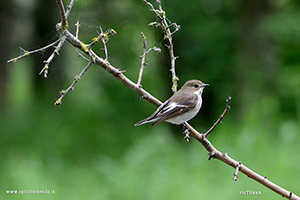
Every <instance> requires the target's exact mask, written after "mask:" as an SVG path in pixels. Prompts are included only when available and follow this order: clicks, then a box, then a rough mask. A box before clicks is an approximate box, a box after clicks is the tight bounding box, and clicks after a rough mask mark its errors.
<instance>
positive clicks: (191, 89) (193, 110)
mask: <svg viewBox="0 0 300 200" xmlns="http://www.w3.org/2000/svg"><path fill="white" fill-rule="evenodd" d="M207 86H209V84H205V83H203V82H201V81H199V80H189V81H187V82H186V83H185V84H184V85H183V86H182V87H181V88H180V90H178V91H177V92H175V93H174V94H173V95H172V96H171V97H170V98H169V99H168V100H166V101H165V102H164V103H163V104H161V105H160V106H159V107H158V108H157V110H156V111H155V112H154V113H153V114H152V115H151V116H150V117H147V118H146V119H143V120H142V121H140V122H138V123H136V124H135V126H140V125H143V124H146V123H152V124H151V125H150V127H153V126H155V125H157V124H159V123H161V122H163V121H166V122H169V123H172V124H176V125H183V124H184V123H185V122H187V121H189V120H190V119H192V118H193V117H195V116H196V115H197V113H198V112H199V110H200V108H201V105H202V93H203V90H204V88H205V87H207Z"/></svg>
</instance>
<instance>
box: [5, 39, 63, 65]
mask: <svg viewBox="0 0 300 200" xmlns="http://www.w3.org/2000/svg"><path fill="white" fill-rule="evenodd" d="M59 41H60V39H58V40H56V41H55V42H52V43H51V44H48V45H47V46H44V47H42V48H38V49H35V50H32V51H26V50H24V49H22V48H21V49H22V51H23V54H22V55H20V56H18V57H16V58H12V59H10V60H8V61H7V63H10V62H16V61H18V60H20V59H21V58H24V57H25V56H29V55H30V54H33V53H36V52H42V51H45V50H46V49H49V48H50V47H53V46H55V45H56V44H57V43H58V42H59Z"/></svg>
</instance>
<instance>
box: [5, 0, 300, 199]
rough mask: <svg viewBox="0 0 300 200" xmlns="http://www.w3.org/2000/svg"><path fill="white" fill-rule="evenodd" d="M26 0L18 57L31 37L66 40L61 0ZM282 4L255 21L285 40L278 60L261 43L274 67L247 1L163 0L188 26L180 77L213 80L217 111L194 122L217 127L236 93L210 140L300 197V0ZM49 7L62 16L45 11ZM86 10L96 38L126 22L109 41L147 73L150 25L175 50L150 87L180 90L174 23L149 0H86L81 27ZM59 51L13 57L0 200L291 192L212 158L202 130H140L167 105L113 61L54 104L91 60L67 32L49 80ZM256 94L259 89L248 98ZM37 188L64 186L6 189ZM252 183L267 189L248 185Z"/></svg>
mask: <svg viewBox="0 0 300 200" xmlns="http://www.w3.org/2000/svg"><path fill="white" fill-rule="evenodd" d="M15 3H16V5H15V6H14V8H13V9H15V10H14V13H16V17H15V22H14V24H15V28H14V30H13V36H14V37H13V38H14V39H13V41H12V44H11V45H12V47H11V49H12V50H13V52H11V53H10V54H11V57H14V56H17V55H18V54H19V53H20V52H19V50H18V47H19V46H22V47H23V48H25V49H28V50H30V49H34V48H38V47H40V46H42V45H45V44H48V43H50V42H51V41H54V40H55V39H56V38H57V37H58V36H57V35H56V32H55V23H56V22H57V21H56V20H58V18H59V13H58V10H57V8H56V5H55V1H53V2H52V4H51V2H48V3H49V5H47V7H46V8H49V9H44V11H43V12H37V11H39V9H40V8H41V7H43V6H44V3H43V1H29V0H26V1H17V2H15ZM152 3H153V4H154V5H155V2H154V1H153V2H152ZM50 4H51V5H50ZM44 7H45V6H44ZM271 7H272V12H270V13H268V14H267V15H266V17H264V18H262V19H261V21H259V23H258V26H256V27H255V31H254V34H255V38H257V39H258V40H259V41H271V42H270V43H268V45H270V46H269V47H270V49H271V51H272V52H273V54H272V56H271V57H268V55H269V52H266V54H264V53H263V51H261V49H257V52H259V53H260V54H263V56H265V57H267V58H266V59H269V60H270V62H268V63H271V65H270V66H269V65H267V66H268V67H267V68H264V66H265V65H261V63H262V62H261V61H257V60H255V59H254V58H253V59H252V60H250V62H249V63H248V62H246V61H245V60H243V58H241V56H242V55H241V54H242V53H241V52H242V48H241V42H242V39H241V38H243V37H241V34H242V31H241V30H240V29H241V21H240V20H241V15H242V13H241V12H240V11H241V9H242V3H241V2H240V1H228V2H223V1H218V0H213V1H207V0H201V1H195V0H193V1H188V2H185V3H184V6H183V3H182V1H177V0H176V1H166V0H163V8H164V10H165V11H166V14H167V17H168V19H169V20H170V21H172V22H176V23H177V24H180V25H181V30H180V31H179V32H178V33H176V34H175V35H174V47H175V54H176V55H178V56H179V59H177V60H176V64H177V74H178V76H179V78H180V82H179V85H180V86H181V85H182V84H183V83H184V82H185V81H187V80H189V79H194V78H196V79H200V80H202V81H203V82H205V83H209V84H210V87H208V88H206V89H205V91H204V94H203V108H202V109H201V111H200V113H199V114H198V116H197V117H195V118H194V119H193V120H191V121H190V123H191V124H192V125H193V126H194V127H195V128H196V129H197V130H198V131H200V132H204V131H205V130H207V129H208V128H209V127H210V126H211V125H212V124H213V123H214V122H215V120H216V119H217V118H218V117H219V114H221V112H222V111H223V109H224V108H225V99H226V97H227V95H228V94H230V95H231V96H232V97H233V100H232V109H231V110H230V111H229V113H228V114H227V115H226V117H225V118H224V120H223V122H224V123H223V124H221V125H219V126H218V127H217V128H216V130H215V131H214V132H213V133H212V134H211V136H210V138H209V139H210V141H211V142H212V143H213V145H215V147H216V148H217V149H219V150H220V151H222V152H224V153H225V152H227V153H228V155H229V156H230V157H232V158H234V159H236V160H239V161H241V162H242V163H243V164H244V165H246V166H248V167H249V168H251V169H252V170H254V171H256V172H257V173H259V174H261V175H263V176H267V178H268V179H270V180H271V181H273V182H274V183H276V184H278V185H280V186H282V187H284V188H285V189H287V190H289V191H292V192H294V193H296V194H297V195H300V190H299V187H298V183H299V176H298V175H297V174H300V169H299V167H298V166H299V165H300V159H298V155H297V152H299V151H300V146H299V132H300V120H299V119H300V103H299V102H300V90H299V86H300V79H299V77H300V66H299V63H300V60H299V58H300V50H299V49H300V48H298V47H299V45H300V42H299V41H300V40H299V37H300V34H299V33H300V28H299V26H298V24H299V21H300V17H299V9H300V4H299V3H298V2H297V1H274V2H272V4H271ZM50 8H51V9H50ZM243 9H245V8H243ZM47 12H49V13H51V14H49V13H48V14H46V13H47ZM43 15H47V19H45V21H49V22H45V21H43V20H41V19H40V18H41V17H42V16H43ZM77 20H79V21H80V23H81V26H80V32H79V37H80V39H81V40H82V41H83V42H85V43H89V42H91V40H92V38H94V37H95V36H96V35H97V30H99V25H101V27H102V28H103V29H104V30H107V29H108V28H113V29H114V30H116V31H117V33H118V34H117V35H114V36H112V37H110V41H109V42H108V50H109V61H110V63H111V64H112V65H113V66H115V67H116V68H120V69H121V70H126V73H125V75H126V76H127V77H128V78H130V79H131V80H133V81H137V78H138V71H139V68H140V59H139V56H140V55H141V54H142V51H143V49H142V47H143V44H142V37H141V36H140V33H141V32H143V33H144V34H145V35H146V37H147V39H148V41H147V42H148V47H149V48H150V47H152V46H158V47H160V48H161V49H162V53H161V54H157V53H156V52H151V53H150V54H149V55H148V56H147V62H148V63H149V66H147V67H146V68H145V71H144V75H143V80H142V85H143V88H145V89H146V90H147V91H148V92H150V93H151V94H153V95H154V96H155V97H157V98H158V99H160V100H161V101H164V100H165V99H167V98H168V97H169V96H170V95H171V90H170V88H171V78H170V74H169V57H168V52H167V49H166V47H165V46H164V41H163V34H162V33H161V31H160V29H156V28H153V27H149V26H147V24H148V23H150V22H152V21H155V20H156V19H155V15H154V14H153V13H152V12H151V11H150V10H149V8H148V7H147V6H146V5H145V4H144V3H143V1H142V0H125V1H124V0H114V1H111V0H101V1H95V0H89V1H84V2H83V1H77V2H76V3H75V6H74V8H73V10H72V12H71V14H70V17H69V27H70V30H71V31H73V32H75V27H73V26H72V24H75V23H76V21H77ZM41 21H42V22H41ZM48 23H53V24H48ZM42 30H48V31H42ZM49 30H52V31H49ZM20 33H22V34H20ZM253 43H255V41H254V42H253ZM264 44H265V43H262V45H264ZM101 48H102V45H101V44H100V43H99V44H97V46H95V48H94V50H95V51H96V52H97V53H98V54H99V55H101V56H103V55H104V52H103V50H102V49H101ZM51 51H52V49H51V50H50V51H47V52H44V53H43V54H37V55H35V56H29V57H27V58H24V59H22V60H20V61H18V62H16V63H14V64H10V65H9V66H8V67H9V68H8V71H9V73H8V78H9V82H8V86H7V87H8V96H7V97H6V96H2V98H7V99H8V101H7V102H8V103H7V105H1V109H0V110H1V113H0V132H1V139H0V157H1V162H0V169H1V170H0V180H1V181H0V188H1V193H0V199H18V200H19V199H30V200H32V199H86V198H88V199H149V200H151V199H190V200H192V199H201V198H203V199H241V198H242V199H253V198H254V197H255V199H281V198H282V197H280V196H279V195H277V194H275V193H274V192H272V191H270V190H269V189H267V188H265V187H263V186H262V185H260V184H258V183H256V182H255V181H253V180H250V179H248V178H247V177H246V176H244V175H242V174H240V177H239V180H238V181H237V182H233V181H232V178H233V173H234V169H233V168H231V167H228V166H227V165H225V164H223V163H221V162H219V161H217V160H212V161H209V162H207V152H206V151H205V149H204V148H202V146H201V145H200V144H199V143H198V142H196V141H194V140H191V142H190V143H186V142H185V141H184V140H182V138H183V135H182V134H181V129H180V128H179V127H177V126H174V125H169V124H167V123H162V124H160V125H158V126H155V127H153V128H151V129H149V128H148V126H147V125H144V126H141V127H134V126H133V125H134V124H135V123H136V122H137V121H139V120H141V119H143V118H145V117H147V116H149V115H150V114H151V113H152V112H153V111H154V110H155V108H154V107H153V106H152V105H151V104H149V103H147V102H146V101H144V100H143V101H140V97H139V96H138V95H137V94H136V93H135V92H133V91H131V90H130V89H128V88H126V87H124V86H123V85H122V84H121V83H120V82H119V81H118V80H116V79H115V78H114V77H112V76H111V75H109V74H108V73H107V72H106V71H104V70H103V69H101V67H99V66H92V67H91V68H90V69H89V71H88V72H87V73H86V74H85V75H84V76H83V77H82V78H81V79H80V81H79V82H78V84H77V85H76V87H75V91H74V92H71V93H69V94H68V95H67V96H66V97H65V98H64V99H63V103H62V105H61V107H55V106H53V103H54V101H55V100H56V99H57V98H58V97H59V93H58V92H59V91H60V90H62V89H65V88H67V87H68V86H69V85H70V84H71V83H72V81H73V77H74V76H75V75H76V74H79V73H80V71H81V70H82V69H83V68H84V66H85V65H86V61H84V60H83V59H82V58H80V57H78V55H77V53H76V52H75V51H74V48H73V47H71V46H70V45H69V44H67V43H66V44H65V45H64V46H63V48H62V51H61V52H60V56H56V57H55V59H54V62H53V63H51V64H50V72H49V78H48V79H44V78H43V77H42V76H39V75H38V72H39V70H40V69H42V67H43V63H42V61H43V60H45V59H46V58H47V57H48V56H49V54H50V53H51ZM0 56H1V55H0ZM11 57H10V58H11ZM10 58H6V60H8V59H10ZM248 61H249V60H248ZM243 64H245V65H248V66H247V67H244V65H243ZM1 67H2V66H1ZM241 76H243V78H242V81H241V80H240V79H241V78H240V77H241ZM267 80H272V81H271V82H268V81H267ZM243 81H245V83H246V82H247V83H250V85H252V86H253V87H248V86H247V85H246V84H244V83H243ZM270 83H271V84H270ZM246 86H247V87H246ZM251 88H252V90H251ZM248 89H249V91H248ZM241 90H245V91H241ZM250 90H251V91H250ZM244 92H249V94H250V95H251V98H250V99H246V100H245V99H243V98H242V93H244ZM240 109H243V112H240ZM28 189H41V190H43V189H48V190H55V194H48V195H41V194H40V195H32V194H23V195H19V194H10V195H9V194H5V190H28ZM247 190H249V191H260V192H261V195H255V196H254V197H253V195H239V192H240V191H247Z"/></svg>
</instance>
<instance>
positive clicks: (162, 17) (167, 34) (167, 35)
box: [143, 0, 180, 92]
mask: <svg viewBox="0 0 300 200" xmlns="http://www.w3.org/2000/svg"><path fill="white" fill-rule="evenodd" d="M143 1H144V2H145V3H146V4H147V5H148V6H149V7H150V8H151V11H153V12H154V13H155V14H156V16H157V18H158V20H159V21H160V22H159V23H150V24H149V25H156V26H160V27H161V29H162V30H163V32H164V39H165V40H167V43H168V44H167V45H166V46H167V48H168V50H169V54H170V58H171V69H170V71H171V74H172V82H173V85H172V91H173V92H176V91H177V82H178V80H179V78H178V76H177V75H176V70H175V61H176V59H177V58H178V57H175V56H174V46H173V38H172V36H173V35H174V33H176V32H177V31H179V29H180V26H179V25H177V24H176V23H171V24H170V25H169V24H168V22H167V20H166V12H165V11H164V10H163V9H162V6H161V1H160V0H156V3H157V5H158V9H155V8H154V6H153V5H152V4H151V3H149V2H148V1H146V0H143ZM171 27H174V28H175V31H173V32H171V30H170V28H171Z"/></svg>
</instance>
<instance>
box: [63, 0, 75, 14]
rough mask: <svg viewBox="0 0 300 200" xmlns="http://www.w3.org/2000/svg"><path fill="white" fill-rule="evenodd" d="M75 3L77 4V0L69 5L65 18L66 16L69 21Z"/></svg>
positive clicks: (72, 0) (73, 0)
mask: <svg viewBox="0 0 300 200" xmlns="http://www.w3.org/2000/svg"><path fill="white" fill-rule="evenodd" d="M75 2H76V0H71V2H70V3H69V5H68V6H67V11H66V14H65V16H66V18H67V19H68V17H69V14H70V12H71V10H72V8H73V5H74V3H75Z"/></svg>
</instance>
